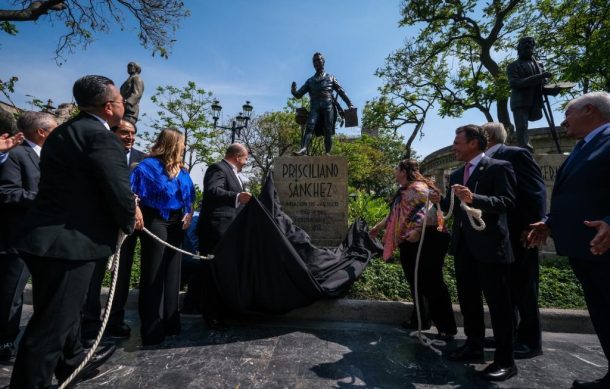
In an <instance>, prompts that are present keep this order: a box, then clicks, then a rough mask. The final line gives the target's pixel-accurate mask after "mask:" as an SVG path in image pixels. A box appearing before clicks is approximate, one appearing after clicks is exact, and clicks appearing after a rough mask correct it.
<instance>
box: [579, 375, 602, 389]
mask: <svg viewBox="0 0 610 389" xmlns="http://www.w3.org/2000/svg"><path fill="white" fill-rule="evenodd" d="M572 388H573V389H608V388H610V379H605V378H602V379H599V380H595V381H582V380H574V382H573V383H572Z"/></svg>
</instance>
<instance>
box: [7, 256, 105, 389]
mask: <svg viewBox="0 0 610 389" xmlns="http://www.w3.org/2000/svg"><path fill="white" fill-rule="evenodd" d="M22 254H23V259H24V261H25V263H26V264H27V266H28V268H29V269H30V272H31V273H32V294H33V303H34V314H33V315H32V317H31V319H30V321H29V323H28V325H27V327H26V329H25V333H24V335H23V338H22V339H21V342H20V343H19V351H18V352H17V359H16V361H15V366H14V367H13V375H12V376H11V386H10V387H11V388H14V389H23V388H46V387H49V386H51V380H52V378H53V373H55V376H56V377H57V378H58V380H60V381H63V380H65V379H66V378H67V377H68V375H69V374H70V373H71V372H72V371H73V370H74V369H75V368H76V367H77V366H78V365H79V364H80V362H81V361H82V360H83V358H84V357H85V356H84V353H83V347H82V344H81V340H80V329H81V326H80V323H81V318H80V312H81V308H82V306H83V301H84V299H85V294H86V293H87V288H88V287H89V282H90V281H91V275H92V274H93V269H94V268H95V264H96V263H97V262H104V263H105V262H106V258H103V259H99V260H96V261H67V260H61V259H57V258H46V257H37V256H31V255H28V254H24V253H22Z"/></svg>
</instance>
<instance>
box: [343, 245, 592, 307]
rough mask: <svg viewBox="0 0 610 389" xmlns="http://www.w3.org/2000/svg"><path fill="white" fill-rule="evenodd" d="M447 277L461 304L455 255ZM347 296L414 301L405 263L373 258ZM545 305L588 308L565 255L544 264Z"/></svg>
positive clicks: (542, 288)
mask: <svg viewBox="0 0 610 389" xmlns="http://www.w3.org/2000/svg"><path fill="white" fill-rule="evenodd" d="M394 257H395V258H394V259H395V260H396V259H397V255H395V256H394ZM443 277H444V279H445V283H446V284H447V287H448V288H449V294H450V295H451V300H452V302H453V303H454V304H458V300H457V288H456V281H455V271H454V265H453V257H452V256H450V255H448V256H447V257H446V258H445V265H444V267H443ZM346 298H354V299H365V300H398V301H412V298H411V293H410V291H409V287H408V284H407V282H406V280H405V277H404V275H403V273H402V267H401V266H400V264H396V263H384V262H383V261H382V260H381V259H379V258H375V259H373V260H372V261H371V262H370V264H369V266H368V267H367V268H366V269H365V270H364V272H363V273H362V276H361V277H360V278H359V279H358V280H357V281H356V282H355V283H354V284H353V285H352V287H351V288H350V290H349V291H348V293H347V295H346ZM539 305H540V307H541V308H562V309H584V308H585V307H586V304H585V301H584V297H583V293H582V289H581V287H580V284H579V283H578V281H577V279H576V277H575V276H574V273H573V272H572V270H571V269H570V265H569V263H568V261H567V259H565V258H557V259H553V260H549V261H543V262H542V263H541V266H540V298H539Z"/></svg>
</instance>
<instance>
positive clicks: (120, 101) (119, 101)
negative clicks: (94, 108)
mask: <svg viewBox="0 0 610 389" xmlns="http://www.w3.org/2000/svg"><path fill="white" fill-rule="evenodd" d="M108 103H121V104H123V105H125V104H126V103H127V100H125V99H122V100H118V101H117V100H108V101H105V102H104V104H102V107H103V106H104V105H106V104H108Z"/></svg>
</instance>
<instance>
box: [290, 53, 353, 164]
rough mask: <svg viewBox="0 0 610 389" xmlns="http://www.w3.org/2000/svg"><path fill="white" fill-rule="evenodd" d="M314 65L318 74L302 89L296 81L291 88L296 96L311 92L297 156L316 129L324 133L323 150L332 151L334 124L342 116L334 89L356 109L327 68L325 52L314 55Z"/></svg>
mask: <svg viewBox="0 0 610 389" xmlns="http://www.w3.org/2000/svg"><path fill="white" fill-rule="evenodd" d="M313 67H314V68H315V69H316V74H314V75H313V76H312V77H310V78H309V79H308V80H307V81H306V82H305V84H304V85H303V86H302V87H301V88H299V89H298V90H297V84H296V82H293V83H292V85H291V88H290V91H291V93H292V95H293V96H294V97H296V98H297V99H300V98H301V97H303V95H305V93H309V99H310V102H311V107H310V112H309V114H308V115H307V122H306V128H305V133H304V134H303V138H302V139H301V149H300V150H299V151H298V152H295V154H296V155H305V154H307V150H308V148H309V144H310V143H311V138H312V136H313V135H314V132H315V134H316V135H324V150H325V152H326V154H330V150H331V148H332V137H333V135H334V134H335V123H336V121H337V117H338V116H339V110H341V107H340V106H339V104H338V103H337V100H336V96H334V97H333V92H337V94H338V95H339V96H341V99H343V101H344V102H345V104H347V106H348V109H354V106H353V105H352V102H351V101H350V99H349V98H348V97H347V95H346V94H345V91H344V90H343V88H341V85H339V83H338V82H337V79H336V78H335V77H334V76H332V75H330V74H328V73H326V72H325V71H324V57H323V56H322V54H320V53H315V54H314V55H313Z"/></svg>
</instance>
